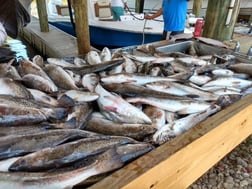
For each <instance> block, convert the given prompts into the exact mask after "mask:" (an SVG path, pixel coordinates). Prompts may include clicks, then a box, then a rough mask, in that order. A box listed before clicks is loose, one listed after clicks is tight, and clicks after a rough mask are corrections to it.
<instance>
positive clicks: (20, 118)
mask: <svg viewBox="0 0 252 189" xmlns="http://www.w3.org/2000/svg"><path fill="white" fill-rule="evenodd" d="M0 107H1V108H0V111H1V117H0V126H15V125H17V126H18V125H27V124H36V123H41V122H42V121H46V120H51V121H53V120H60V119H63V118H64V117H65V116H66V113H67V111H66V109H65V108H61V107H48V105H46V104H43V105H42V104H38V103H37V102H36V101H35V100H32V99H25V98H17V97H15V98H14V97H12V96H6V95H0Z"/></svg>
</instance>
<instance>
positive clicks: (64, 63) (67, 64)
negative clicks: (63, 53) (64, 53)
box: [46, 58, 79, 68]
mask: <svg viewBox="0 0 252 189" xmlns="http://www.w3.org/2000/svg"><path fill="white" fill-rule="evenodd" d="M46 61H47V62H48V63H49V64H51V65H54V66H60V67H62V68H65V67H69V68H70V67H73V68H76V67H79V66H77V65H76V64H72V63H70V62H68V61H66V60H64V59H63V58H47V59H46Z"/></svg>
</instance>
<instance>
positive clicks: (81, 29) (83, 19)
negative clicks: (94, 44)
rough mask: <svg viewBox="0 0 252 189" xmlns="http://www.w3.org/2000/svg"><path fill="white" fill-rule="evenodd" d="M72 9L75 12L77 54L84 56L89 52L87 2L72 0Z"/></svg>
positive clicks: (84, 0)
mask: <svg viewBox="0 0 252 189" xmlns="http://www.w3.org/2000/svg"><path fill="white" fill-rule="evenodd" d="M73 7H74V12H75V30H76V37H77V43H78V54H79V55H84V54H86V53H88V52H89V51H90V50H91V46H90V36H89V25H88V14H87V10H88V7H87V1H86V0H74V1H73Z"/></svg>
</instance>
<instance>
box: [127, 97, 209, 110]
mask: <svg viewBox="0 0 252 189" xmlns="http://www.w3.org/2000/svg"><path fill="white" fill-rule="evenodd" d="M125 100H126V101H127V102H129V103H134V104H148V105H151V106H155V107H158V108H161V109H164V110H167V111H170V112H175V113H178V114H179V115H184V114H192V113H199V112H202V111H205V110H206V109H207V108H209V107H210V106H211V104H210V103H207V102H204V101H197V100H177V99H168V98H155V97H141V96H139V97H127V98H126V99H125Z"/></svg>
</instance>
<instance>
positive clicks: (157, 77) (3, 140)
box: [0, 46, 252, 189]
mask: <svg viewBox="0 0 252 189" xmlns="http://www.w3.org/2000/svg"><path fill="white" fill-rule="evenodd" d="M216 57H217V58H216ZM213 59H214V60H215V61H213ZM216 59H218V60H221V64H218V63H216ZM12 63H13V61H10V62H8V63H3V64H0V85H1V90H0V126H1V129H0V160H1V163H0V188H37V187H39V188H46V189H48V188H53V189H55V188H72V187H73V186H76V185H84V186H88V185H91V184H93V183H95V182H97V181H99V180H100V179H102V178H104V177H106V176H107V175H108V174H110V173H111V172H112V171H114V170H116V169H119V168H121V167H122V166H124V165H125V164H126V163H128V162H130V161H132V160H134V159H135V158H137V157H139V156H141V155H143V154H145V153H147V152H149V151H151V150H153V149H154V148H155V147H157V146H159V145H161V144H163V143H164V142H167V141H169V140H171V139H172V138H174V137H176V136H178V135H180V134H182V133H183V132H185V131H186V130H188V129H190V128H192V127H193V126H195V125H197V124H198V123H199V122H201V121H203V120H205V119H206V118H208V117H210V116H211V115H212V114H214V113H216V112H218V111H220V110H221V109H223V108H225V107H226V106H228V105H229V104H231V103H233V102H235V101H237V100H239V99H240V98H242V97H243V96H245V95H248V94H250V93H252V81H251V77H252V64H250V63H242V62H237V60H236V58H235V56H231V55H226V54H225V55H218V56H216V55H209V56H197V55H196V54H195V53H194V54H184V53H181V52H172V53H161V52H158V51H155V50H153V48H151V46H141V47H138V48H136V49H135V52H134V53H129V52H127V51H124V50H123V49H119V50H116V51H113V52H112V51H110V50H109V49H108V48H106V47H105V48H104V49H103V50H102V51H101V52H100V53H99V52H97V51H94V50H92V51H90V52H89V53H87V55H86V56H85V58H80V57H74V58H64V59H59V58H47V60H46V61H44V60H43V58H42V57H41V56H39V55H36V56H34V57H33V58H32V60H25V59H23V60H21V61H20V62H19V64H18V65H17V66H13V65H12Z"/></svg>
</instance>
